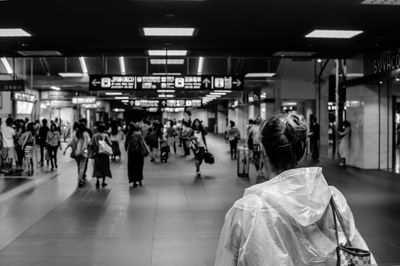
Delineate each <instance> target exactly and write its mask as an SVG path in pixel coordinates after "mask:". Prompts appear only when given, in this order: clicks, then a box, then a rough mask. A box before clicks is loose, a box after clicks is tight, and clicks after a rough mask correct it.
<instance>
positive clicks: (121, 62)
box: [119, 56, 126, 75]
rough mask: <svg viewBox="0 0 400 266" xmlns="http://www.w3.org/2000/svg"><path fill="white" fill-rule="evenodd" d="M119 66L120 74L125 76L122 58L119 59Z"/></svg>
mask: <svg viewBox="0 0 400 266" xmlns="http://www.w3.org/2000/svg"><path fill="white" fill-rule="evenodd" d="M119 65H120V67H121V74H122V75H125V74H126V71H125V60H124V57H123V56H120V57H119Z"/></svg>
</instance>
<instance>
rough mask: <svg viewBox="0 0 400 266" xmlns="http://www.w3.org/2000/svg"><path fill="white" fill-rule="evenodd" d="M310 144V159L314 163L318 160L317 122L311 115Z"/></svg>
mask: <svg viewBox="0 0 400 266" xmlns="http://www.w3.org/2000/svg"><path fill="white" fill-rule="evenodd" d="M310 124H311V125H310V134H309V136H310V145H311V153H312V156H311V157H312V159H313V161H314V162H315V163H318V162H319V124H318V122H317V118H316V117H315V116H313V115H312V116H311V119H310Z"/></svg>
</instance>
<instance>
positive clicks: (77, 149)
mask: <svg viewBox="0 0 400 266" xmlns="http://www.w3.org/2000/svg"><path fill="white" fill-rule="evenodd" d="M89 142H90V136H89V133H87V131H86V128H85V125H84V124H79V125H78V127H77V129H76V133H75V134H74V135H73V136H72V138H71V140H70V141H69V143H68V144H67V146H66V147H65V150H64V155H65V154H66V152H67V150H68V148H69V147H71V149H72V151H71V157H72V158H74V159H75V161H76V166H77V170H78V185H79V186H84V185H85V183H86V179H85V166H86V163H87V160H88V144H89Z"/></svg>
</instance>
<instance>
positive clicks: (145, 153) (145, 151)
mask: <svg viewBox="0 0 400 266" xmlns="http://www.w3.org/2000/svg"><path fill="white" fill-rule="evenodd" d="M139 148H140V152H141V153H142V155H143V157H146V156H148V155H149V150H148V149H147V147H146V144H144V141H143V139H142V138H140V146H139Z"/></svg>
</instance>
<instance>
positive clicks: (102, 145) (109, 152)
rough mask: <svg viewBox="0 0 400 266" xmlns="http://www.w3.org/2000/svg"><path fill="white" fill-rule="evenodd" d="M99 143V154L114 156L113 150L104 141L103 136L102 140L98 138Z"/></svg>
mask: <svg viewBox="0 0 400 266" xmlns="http://www.w3.org/2000/svg"><path fill="white" fill-rule="evenodd" d="M97 143H98V145H99V152H98V153H99V154H105V155H108V156H112V155H113V151H112V148H111V147H110V145H108V144H107V142H106V141H105V140H104V136H102V139H100V138H98V139H97Z"/></svg>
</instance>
